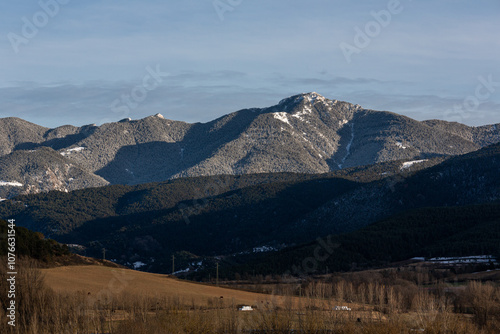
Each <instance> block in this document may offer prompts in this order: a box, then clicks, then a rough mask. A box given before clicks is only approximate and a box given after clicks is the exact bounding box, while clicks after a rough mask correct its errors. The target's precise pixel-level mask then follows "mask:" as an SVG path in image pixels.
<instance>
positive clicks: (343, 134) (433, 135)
mask: <svg viewBox="0 0 500 334" xmlns="http://www.w3.org/2000/svg"><path fill="white" fill-rule="evenodd" d="M498 125H500V124H498ZM0 128H2V129H4V131H3V133H2V134H0V162H1V161H2V160H4V159H6V157H7V156H8V155H9V154H12V153H13V152H17V151H21V150H25V151H33V150H38V149H40V148H43V147H49V148H52V149H54V150H55V151H57V152H58V153H59V154H60V155H62V156H63V158H64V159H66V160H67V164H70V165H75V166H78V168H79V169H81V170H82V171H84V173H82V174H81V175H82V176H81V177H82V178H84V180H82V181H81V182H80V184H82V187H85V186H84V185H85V184H88V185H91V186H92V185H94V184H96V182H97V180H99V182H102V179H104V182H108V183H110V184H129V185H134V184H141V183H148V182H160V181H164V180H168V179H173V178H178V177H192V176H208V175H221V174H229V175H239V174H252V173H277V172H294V173H311V174H314V173H326V172H331V171H335V170H339V169H342V168H349V167H356V166H363V165H370V164H374V163H378V162H384V161H394V160H405V159H406V160H419V159H428V158H431V157H435V156H452V155H458V154H464V153H468V152H472V151H475V150H478V149H480V148H481V147H484V146H487V145H489V144H494V143H497V142H500V131H499V126H497V125H496V124H494V125H486V126H481V127H469V126H466V125H463V124H459V123H450V122H446V121H439V120H428V121H422V122H419V121H416V120H413V119H411V118H409V117H406V116H402V115H398V114H396V113H393V112H387V111H375V110H369V109H364V108H362V107H361V106H359V105H355V104H352V103H348V102H343V101H338V100H330V99H327V98H325V97H323V96H321V95H319V94H317V93H314V92H313V93H303V94H298V95H294V96H291V97H288V98H285V99H282V100H281V101H280V102H279V103H278V104H276V105H274V106H270V107H267V108H250V109H242V110H239V111H235V112H233V113H230V114H227V115H224V116H221V117H219V118H217V119H215V120H212V121H210V122H206V123H186V122H181V121H173V120H169V119H166V118H164V117H163V116H162V115H160V114H157V115H154V116H148V117H146V118H143V119H140V120H131V119H124V120H121V121H119V122H113V123H105V124H103V125H101V126H96V125H95V124H92V125H85V126H82V127H75V126H71V125H64V126H61V127H57V128H55V129H48V128H45V127H41V126H38V125H36V124H33V123H30V122H27V121H24V120H21V119H18V118H4V119H0ZM23 163H24V162H23V160H22V159H21V160H19V161H18V162H16V161H14V160H13V159H12V158H10V160H9V164H13V165H14V166H15V167H16V168H17V169H21V170H22V169H25V165H23ZM58 163H59V162H57V161H54V164H58ZM39 165H40V166H42V167H41V168H42V170H40V171H38V174H43V173H46V172H47V168H46V166H45V165H46V164H44V163H40V164H39ZM0 176H1V177H3V178H4V179H2V180H1V181H5V183H8V182H11V183H12V182H18V183H21V182H20V181H19V180H16V179H15V178H16V177H19V176H18V174H16V173H13V174H8V173H4V175H0ZM25 179H26V178H25ZM27 179H29V178H27ZM60 181H61V182H63V183H68V182H69V178H67V177H66V178H65V177H61V180H60ZM99 182H97V183H99ZM6 187H7V190H6V189H5V188H6ZM9 187H10V186H9V185H4V186H0V197H2V196H4V197H5V196H10V197H12V196H14V195H15V194H21V193H33V192H36V191H45V189H48V190H50V189H57V188H56V187H52V188H51V185H50V184H46V185H44V186H37V187H31V189H33V190H30V189H27V188H24V189H17V188H12V187H10V188H9ZM41 189H44V190H41ZM68 190H73V189H68Z"/></svg>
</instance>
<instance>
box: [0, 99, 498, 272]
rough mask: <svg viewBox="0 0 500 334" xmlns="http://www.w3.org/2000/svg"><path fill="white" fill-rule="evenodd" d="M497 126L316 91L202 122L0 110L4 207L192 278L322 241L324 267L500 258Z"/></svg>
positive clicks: (257, 265)
mask: <svg viewBox="0 0 500 334" xmlns="http://www.w3.org/2000/svg"><path fill="white" fill-rule="evenodd" d="M498 125H500V124H497V125H495V124H494V125H485V126H480V127H469V126H466V125H463V124H458V123H450V122H445V121H439V120H430V121H423V122H419V121H416V120H413V119H410V118H408V117H405V116H401V115H397V114H394V113H391V112H384V111H373V110H367V109H363V108H361V107H360V106H357V105H353V104H350V103H346V102H340V101H336V100H328V99H326V98H324V97H322V96H320V95H318V94H316V93H308V94H300V95H297V96H292V97H290V98H287V99H284V100H282V101H281V102H280V103H279V104H277V105H275V106H272V107H269V108H263V109H256V108H254V109H245V110H240V111H237V112H234V113H232V114H229V115H226V116H223V117H221V118H219V119H216V120H214V121H212V122H208V123H195V124H188V123H184V122H177V121H171V120H167V119H165V118H163V116H161V115H155V116H150V117H147V118H144V119H141V120H135V121H134V120H130V119H125V120H122V121H120V122H116V123H108V124H103V125H101V126H96V125H87V126H83V127H74V126H62V127H59V128H56V129H47V128H44V127H41V126H38V125H35V124H32V123H29V122H26V121H23V120H21V119H17V118H6V119H0V127H1V129H2V130H3V131H2V132H1V133H0V152H1V156H0V197H1V199H0V218H4V219H16V222H17V224H18V225H19V226H23V227H26V228H29V229H31V230H33V231H37V232H41V233H43V234H44V235H46V236H48V237H51V238H54V239H55V240H56V241H58V242H62V243H65V244H68V245H70V246H71V247H72V249H73V250H74V251H78V252H80V253H82V254H83V255H89V256H95V257H99V256H101V254H102V249H103V248H104V249H106V254H107V256H108V258H109V259H112V260H113V261H114V262H117V263H119V264H122V265H127V266H130V267H135V268H141V269H143V270H148V271H154V272H169V269H166V268H171V267H170V261H171V256H172V255H174V256H175V257H176V259H177V260H176V261H177V262H176V263H177V264H178V265H179V266H183V267H184V268H185V267H188V269H187V270H188V271H190V272H191V273H192V274H193V275H194V276H196V275H201V276H203V275H204V274H203V273H206V272H205V271H204V270H209V269H208V268H211V267H212V265H213V264H214V262H221V270H223V271H225V272H228V273H230V272H233V271H234V270H238V271H240V272H242V271H248V270H250V268H253V269H252V270H260V272H262V273H263V274H265V273H266V272H267V273H269V272H272V273H283V272H287V271H289V270H290V267H291V266H295V264H294V263H296V262H294V261H296V260H297V258H298V259H301V258H305V259H307V258H308V257H310V253H311V252H313V253H314V251H315V247H316V246H317V242H315V241H313V240H318V238H333V239H328V240H334V243H335V244H336V245H338V249H337V253H336V255H335V257H331V258H329V259H328V261H324V262H323V263H322V264H321V266H322V268H321V270H326V271H328V268H331V269H334V270H349V269H350V268H351V264H352V263H354V262H355V263H357V264H360V263H364V264H367V263H371V264H380V263H386V262H388V261H391V260H396V261H399V260H402V259H404V258H405V257H408V256H420V255H422V254H423V253H425V254H424V255H425V256H448V255H453V256H455V255H484V252H488V254H494V255H500V249H498V244H499V243H498V242H497V241H498V233H500V232H499V231H498V226H500V225H498V223H499V222H500V221H499V219H500V216H499V212H500V208H499V206H500V178H499V177H498V175H500V133H499V130H498ZM331 236H333V237H331ZM261 253H265V254H264V255H262V256H260V255H259V254H261ZM201 276H200V278H201Z"/></svg>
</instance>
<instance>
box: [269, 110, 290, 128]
mask: <svg viewBox="0 0 500 334" xmlns="http://www.w3.org/2000/svg"><path fill="white" fill-rule="evenodd" d="M273 117H274V118H276V119H277V120H279V121H282V122H283V123H286V124H288V125H290V122H289V121H288V117H287V113H286V112H273Z"/></svg>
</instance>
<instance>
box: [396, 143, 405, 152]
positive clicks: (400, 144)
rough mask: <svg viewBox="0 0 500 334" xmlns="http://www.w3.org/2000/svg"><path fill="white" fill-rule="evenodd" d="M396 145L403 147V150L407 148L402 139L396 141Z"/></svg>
mask: <svg viewBox="0 0 500 334" xmlns="http://www.w3.org/2000/svg"><path fill="white" fill-rule="evenodd" d="M396 146H397V147H399V148H402V149H403V150H404V149H406V146H404V145H403V143H401V142H400V141H397V142H396Z"/></svg>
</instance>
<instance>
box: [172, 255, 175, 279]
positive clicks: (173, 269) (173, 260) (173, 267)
mask: <svg viewBox="0 0 500 334" xmlns="http://www.w3.org/2000/svg"><path fill="white" fill-rule="evenodd" d="M174 273H175V256H174V255H173V254H172V275H173V274H174Z"/></svg>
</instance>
